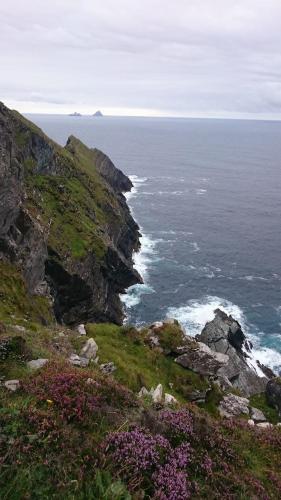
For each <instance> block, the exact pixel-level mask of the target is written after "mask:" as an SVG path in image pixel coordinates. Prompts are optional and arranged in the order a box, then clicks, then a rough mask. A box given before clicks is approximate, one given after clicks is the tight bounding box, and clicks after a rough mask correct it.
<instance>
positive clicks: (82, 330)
mask: <svg viewBox="0 0 281 500" xmlns="http://www.w3.org/2000/svg"><path fill="white" fill-rule="evenodd" d="M77 330H78V333H79V335H87V332H86V330H85V325H83V324H81V325H78V327H77Z"/></svg>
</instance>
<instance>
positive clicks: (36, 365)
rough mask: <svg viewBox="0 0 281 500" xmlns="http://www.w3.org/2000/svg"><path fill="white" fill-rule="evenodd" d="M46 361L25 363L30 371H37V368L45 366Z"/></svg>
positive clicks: (39, 359)
mask: <svg viewBox="0 0 281 500" xmlns="http://www.w3.org/2000/svg"><path fill="white" fill-rule="evenodd" d="M48 361H49V360H48V359H45V358H38V359H32V360H31V361H28V362H27V366H29V368H31V369H32V370H38V369H39V368H42V367H43V366H45V364H46V363H48Z"/></svg>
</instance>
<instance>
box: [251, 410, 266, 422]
mask: <svg viewBox="0 0 281 500" xmlns="http://www.w3.org/2000/svg"><path fill="white" fill-rule="evenodd" d="M250 415H251V419H252V420H254V422H266V418H265V416H264V414H263V412H262V411H261V410H259V409H258V408H253V407H251V408H250Z"/></svg>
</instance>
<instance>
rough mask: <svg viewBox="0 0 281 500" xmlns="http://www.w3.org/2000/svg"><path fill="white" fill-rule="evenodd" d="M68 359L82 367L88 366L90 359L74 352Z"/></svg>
mask: <svg viewBox="0 0 281 500" xmlns="http://www.w3.org/2000/svg"><path fill="white" fill-rule="evenodd" d="M68 361H69V362H70V363H71V364H72V365H74V366H80V367H81V368H85V367H86V366H88V364H89V362H90V360H89V359H88V358H85V357H82V356H78V354H75V353H72V354H70V356H69V358H68Z"/></svg>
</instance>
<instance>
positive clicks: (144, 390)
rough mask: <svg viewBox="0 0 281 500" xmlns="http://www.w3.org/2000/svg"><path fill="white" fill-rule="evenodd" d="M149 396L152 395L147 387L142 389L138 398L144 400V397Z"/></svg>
mask: <svg viewBox="0 0 281 500" xmlns="http://www.w3.org/2000/svg"><path fill="white" fill-rule="evenodd" d="M149 395H150V393H149V391H148V390H147V389H146V387H142V388H141V390H140V391H139V392H138V398H143V397H145V396H149Z"/></svg>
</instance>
